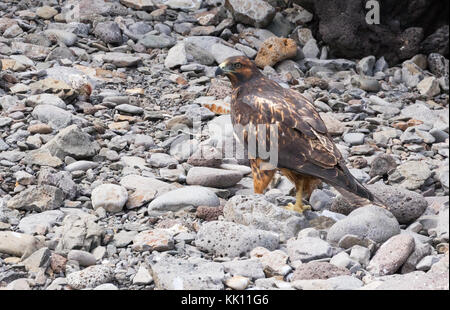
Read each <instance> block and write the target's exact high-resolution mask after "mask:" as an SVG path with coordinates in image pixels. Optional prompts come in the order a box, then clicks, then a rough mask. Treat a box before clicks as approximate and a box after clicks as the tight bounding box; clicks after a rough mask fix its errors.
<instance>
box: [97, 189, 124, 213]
mask: <svg viewBox="0 0 450 310" xmlns="http://www.w3.org/2000/svg"><path fill="white" fill-rule="evenodd" d="M91 200H92V207H93V208H94V210H96V209H98V208H103V209H105V210H106V211H108V212H113V213H116V212H120V211H122V209H123V207H124V206H125V203H126V202H127V200H128V193H127V190H126V189H125V188H124V187H123V186H120V185H115V184H102V185H100V186H97V187H96V188H95V189H94V190H93V191H92V194H91Z"/></svg>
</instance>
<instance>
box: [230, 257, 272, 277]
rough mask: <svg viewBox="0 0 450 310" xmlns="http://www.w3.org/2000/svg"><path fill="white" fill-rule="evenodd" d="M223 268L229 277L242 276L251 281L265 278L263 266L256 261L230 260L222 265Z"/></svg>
mask: <svg viewBox="0 0 450 310" xmlns="http://www.w3.org/2000/svg"><path fill="white" fill-rule="evenodd" d="M223 267H224V271H225V272H226V273H229V274H230V275H231V276H242V277H247V278H250V279H252V280H256V279H261V278H264V277H265V274H264V270H263V265H262V264H261V262H260V261H259V260H257V259H245V260H232V261H229V262H225V263H223Z"/></svg>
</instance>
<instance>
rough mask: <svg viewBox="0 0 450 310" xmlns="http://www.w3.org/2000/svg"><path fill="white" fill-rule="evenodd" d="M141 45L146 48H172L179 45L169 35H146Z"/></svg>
mask: <svg viewBox="0 0 450 310" xmlns="http://www.w3.org/2000/svg"><path fill="white" fill-rule="evenodd" d="M139 43H140V44H142V45H144V46H145V47H146V48H170V47H172V46H174V45H175V43H177V41H176V40H175V39H174V38H172V37H171V36H169V35H167V34H160V35H155V34H146V35H145V36H144V37H143V38H142V39H141V40H139Z"/></svg>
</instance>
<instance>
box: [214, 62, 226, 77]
mask: <svg viewBox="0 0 450 310" xmlns="http://www.w3.org/2000/svg"><path fill="white" fill-rule="evenodd" d="M226 66H227V64H226V63H224V62H223V63H221V64H220V65H219V67H218V68H217V70H216V74H215V76H219V75H224V74H225V73H227V72H228V71H227V69H226Z"/></svg>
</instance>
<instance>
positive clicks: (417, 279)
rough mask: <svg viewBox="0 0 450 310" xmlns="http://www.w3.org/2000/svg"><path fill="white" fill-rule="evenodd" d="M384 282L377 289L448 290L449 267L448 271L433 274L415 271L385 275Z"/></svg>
mask: <svg viewBox="0 0 450 310" xmlns="http://www.w3.org/2000/svg"><path fill="white" fill-rule="evenodd" d="M383 280H384V281H383V282H382V283H381V284H380V285H379V286H378V287H377V288H376V290H419V291H423V290H448V288H449V285H448V281H449V278H448V269H447V271H446V272H443V273H439V274H437V275H436V274H433V273H430V272H428V273H425V272H423V271H414V272H410V273H407V274H404V275H397V274H396V275H391V276H386V277H383Z"/></svg>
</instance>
